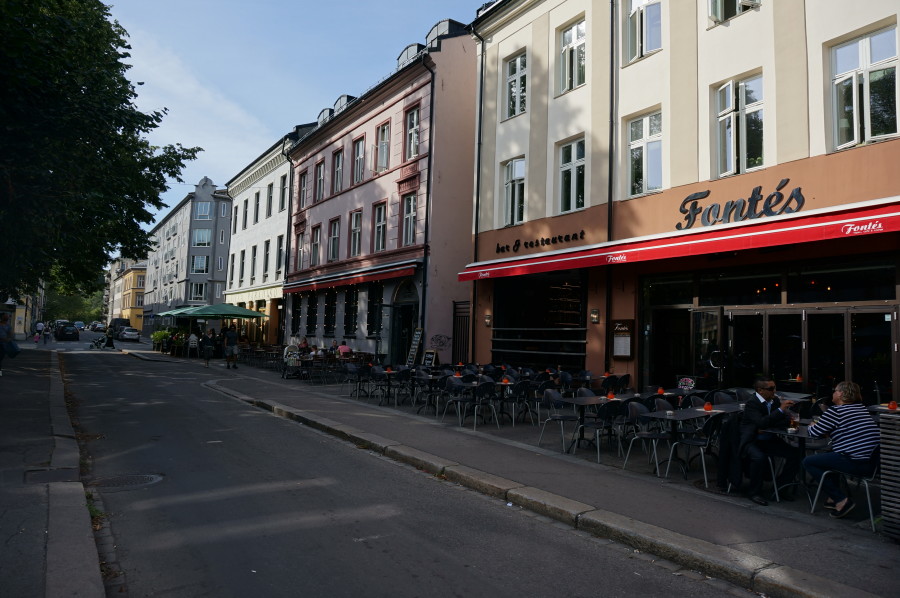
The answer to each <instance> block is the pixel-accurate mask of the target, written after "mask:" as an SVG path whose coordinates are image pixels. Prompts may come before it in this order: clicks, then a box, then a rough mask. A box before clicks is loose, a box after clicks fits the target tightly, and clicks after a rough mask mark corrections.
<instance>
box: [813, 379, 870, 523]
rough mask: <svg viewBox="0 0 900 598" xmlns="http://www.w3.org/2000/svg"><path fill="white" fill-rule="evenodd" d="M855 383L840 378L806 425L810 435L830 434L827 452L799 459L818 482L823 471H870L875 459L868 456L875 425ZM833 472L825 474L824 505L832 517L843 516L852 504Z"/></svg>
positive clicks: (868, 473)
mask: <svg viewBox="0 0 900 598" xmlns="http://www.w3.org/2000/svg"><path fill="white" fill-rule="evenodd" d="M861 400H862V397H861V395H860V392H859V385H858V384H855V383H853V382H849V381H847V382H841V383H839V384H838V385H837V386H836V387H835V389H834V394H833V395H832V398H831V403H832V406H831V407H830V408H829V409H828V410H827V411H826V412H825V413H823V414H822V417H820V418H819V421H817V422H816V423H815V424H812V425H811V426H809V428H808V431H809V435H810V437H812V438H821V437H823V436H830V437H831V450H832V452H830V453H817V454H815V455H810V456H809V457H807V458H806V459H804V460H803V467H804V469H806V471H807V472H809V475H811V476H812V477H813V478H815V480H816V481H817V482H818V481H819V480H820V479H821V478H822V475H823V474H824V473H825V472H826V471H839V472H841V473H846V474H849V475H852V476H867V475H871V473H872V471H873V470H874V468H875V465H876V463H875V462H874V461H873V460H872V459H871V457H872V453H873V452H874V451H875V449H876V448H877V447H878V443H879V440H880V435H879V433H878V426H877V425H875V421H874V420H873V419H872V416H871V415H869V412H868V411H867V410H866V408H865V406H863V404H862V403H861V402H860V401H861ZM837 482H838V480H837V479H835V477H834V476H831V477H826V478H825V482H824V483H823V484H822V488H824V489H825V494H826V495H827V497H828V498H827V499H826V500H825V508H826V509H833V512H832V513H831V516H832V517H843V516H844V515H846V514H847V513H849V512H850V511H851V510H853V507H854V506H855V505H854V504H853V500H852V499H851V498H850V497H848V496H846V495H844V493H843V492H842V491H841V488H840V485H839V484H838V483H837Z"/></svg>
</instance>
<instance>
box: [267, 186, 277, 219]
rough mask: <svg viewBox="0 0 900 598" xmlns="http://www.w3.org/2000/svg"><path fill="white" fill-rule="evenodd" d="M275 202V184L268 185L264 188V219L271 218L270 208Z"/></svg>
mask: <svg viewBox="0 0 900 598" xmlns="http://www.w3.org/2000/svg"><path fill="white" fill-rule="evenodd" d="M274 202H275V183H269V185H268V187H266V218H271V217H272V206H273V204H274Z"/></svg>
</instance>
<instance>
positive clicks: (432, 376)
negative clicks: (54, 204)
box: [413, 373, 444, 417]
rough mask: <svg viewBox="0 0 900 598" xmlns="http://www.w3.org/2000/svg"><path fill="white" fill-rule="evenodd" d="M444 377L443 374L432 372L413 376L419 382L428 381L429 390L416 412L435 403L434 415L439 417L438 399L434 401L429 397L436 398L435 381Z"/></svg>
mask: <svg viewBox="0 0 900 598" xmlns="http://www.w3.org/2000/svg"><path fill="white" fill-rule="evenodd" d="M443 377H444V376H443V375H442V374H431V373H429V374H426V375H424V376H423V375H421V374H419V375H414V376H413V379H414V380H415V381H417V382H425V381H427V382H428V390H427V391H426V392H425V401H424V402H423V403H422V404H421V405H420V406H419V408H418V409H416V413H421V412H422V410H423V409H425V408H426V407H428V406H429V404H430V403H433V404H432V406H433V407H434V416H435V417H437V415H438V405H437V401H436V400H435V401H433V402H432V401H429V400H428V399H429V397H432V398H434V395H435V393H434V391H435V390H436V389H435V386H434V383H435V382H437V381H438V380H440V379H441V378H443ZM420 392H421V391H420ZM416 402H418V401H416Z"/></svg>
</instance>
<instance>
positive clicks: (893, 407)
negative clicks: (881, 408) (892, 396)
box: [888, 401, 897, 411]
mask: <svg viewBox="0 0 900 598" xmlns="http://www.w3.org/2000/svg"><path fill="white" fill-rule="evenodd" d="M888 409H890V410H891V411H896V410H897V401H891V402H890V403H888Z"/></svg>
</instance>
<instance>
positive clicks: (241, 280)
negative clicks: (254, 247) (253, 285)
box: [238, 249, 247, 286]
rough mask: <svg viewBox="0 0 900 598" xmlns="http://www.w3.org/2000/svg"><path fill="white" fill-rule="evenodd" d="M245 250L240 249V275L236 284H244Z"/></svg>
mask: <svg viewBox="0 0 900 598" xmlns="http://www.w3.org/2000/svg"><path fill="white" fill-rule="evenodd" d="M246 253H247V252H246V251H245V250H244V249H241V264H240V277H239V278H238V285H240V286H243V284H244V262H245V260H246V257H247V255H246Z"/></svg>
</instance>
